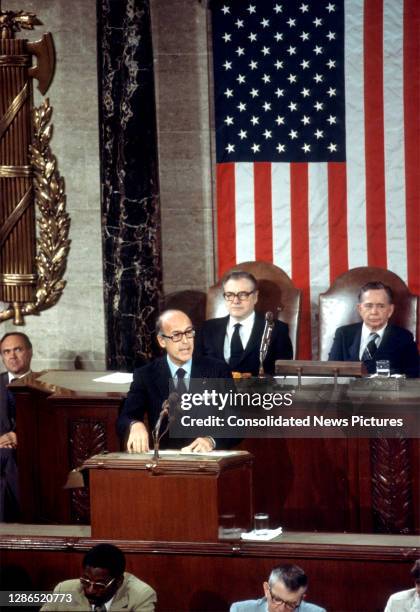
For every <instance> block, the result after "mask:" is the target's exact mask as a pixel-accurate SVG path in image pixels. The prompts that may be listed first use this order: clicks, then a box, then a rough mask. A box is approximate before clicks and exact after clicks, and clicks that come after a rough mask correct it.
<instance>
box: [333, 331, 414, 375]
mask: <svg viewBox="0 0 420 612" xmlns="http://www.w3.org/2000/svg"><path fill="white" fill-rule="evenodd" d="M362 325H363V324H362V323H354V324H353V325H344V326H343V327H339V328H338V329H337V331H336V332H335V337H334V342H333V345H332V348H331V351H330V354H329V355H328V359H329V360H330V361H359V351H360V340H361V337H362ZM380 359H387V360H388V361H389V362H390V365H391V371H393V372H395V373H399V374H406V376H410V377H413V378H417V377H418V375H419V354H418V350H417V346H416V343H415V342H414V339H413V334H412V333H411V332H409V331H408V330H406V329H404V328H402V327H397V326H396V325H389V324H388V325H387V327H386V329H385V332H384V335H383V337H382V341H381V344H380V345H379V347H378V350H377V351H376V353H375V356H374V359H369V360H367V361H365V363H366V367H367V369H368V372H369V373H370V374H374V373H375V372H376V361H378V360H380Z"/></svg>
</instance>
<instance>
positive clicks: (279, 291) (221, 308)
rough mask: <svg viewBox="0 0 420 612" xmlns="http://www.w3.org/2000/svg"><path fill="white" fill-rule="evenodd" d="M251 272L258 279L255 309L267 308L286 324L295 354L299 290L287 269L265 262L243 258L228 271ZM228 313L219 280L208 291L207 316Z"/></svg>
mask: <svg viewBox="0 0 420 612" xmlns="http://www.w3.org/2000/svg"><path fill="white" fill-rule="evenodd" d="M233 270H244V271H246V272H250V273H251V274H253V275H254V276H255V278H256V279H257V281H258V289H259V297H258V303H257V310H258V311H259V312H262V313H265V312H267V311H268V310H270V311H271V312H272V313H273V314H274V317H277V318H278V319H279V320H280V321H283V322H284V323H287V324H288V326H289V336H290V340H291V342H292V345H293V355H294V356H295V357H296V346H297V338H298V331H299V316H300V299H301V291H300V289H296V287H295V286H294V284H293V282H292V281H291V279H290V278H289V277H288V275H287V274H286V272H284V271H283V270H282V269H281V268H278V267H277V266H275V265H273V264H271V263H267V262H265V261H246V262H244V263H240V264H238V265H237V266H234V267H233V268H231V270H229V272H232V271H233ZM227 314H228V311H227V308H226V304H225V300H224V299H223V289H222V284H221V282H220V281H219V282H218V283H217V284H216V285H213V286H212V287H210V289H209V290H208V292H207V308H206V319H213V318H214V317H224V316H226V315H227Z"/></svg>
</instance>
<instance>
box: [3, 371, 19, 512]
mask: <svg viewBox="0 0 420 612" xmlns="http://www.w3.org/2000/svg"><path fill="white" fill-rule="evenodd" d="M8 384H9V377H8V375H7V372H3V373H2V374H0V434H5V433H8V432H9V431H14V429H15V424H16V407H15V400H14V397H13V394H12V393H11V392H10V391H8V389H7V385H8ZM18 518H19V504H18V475H17V465H16V451H15V449H13V448H0V522H3V521H16V520H18Z"/></svg>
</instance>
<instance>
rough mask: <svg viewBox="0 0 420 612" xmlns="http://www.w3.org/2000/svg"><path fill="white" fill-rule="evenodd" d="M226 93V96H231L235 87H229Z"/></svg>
mask: <svg viewBox="0 0 420 612" xmlns="http://www.w3.org/2000/svg"><path fill="white" fill-rule="evenodd" d="M224 93H225V96H226V98H231V97H232V96H233V89H229V88H227V89H226V91H225V92H224Z"/></svg>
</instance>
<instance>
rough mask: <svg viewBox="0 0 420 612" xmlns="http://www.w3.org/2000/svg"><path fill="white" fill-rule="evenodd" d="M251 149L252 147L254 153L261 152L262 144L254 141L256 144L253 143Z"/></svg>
mask: <svg viewBox="0 0 420 612" xmlns="http://www.w3.org/2000/svg"><path fill="white" fill-rule="evenodd" d="M251 149H252V151H253V152H254V153H259V152H260V145H259V144H257V143H256V142H254V144H253V145H252V147H251Z"/></svg>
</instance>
